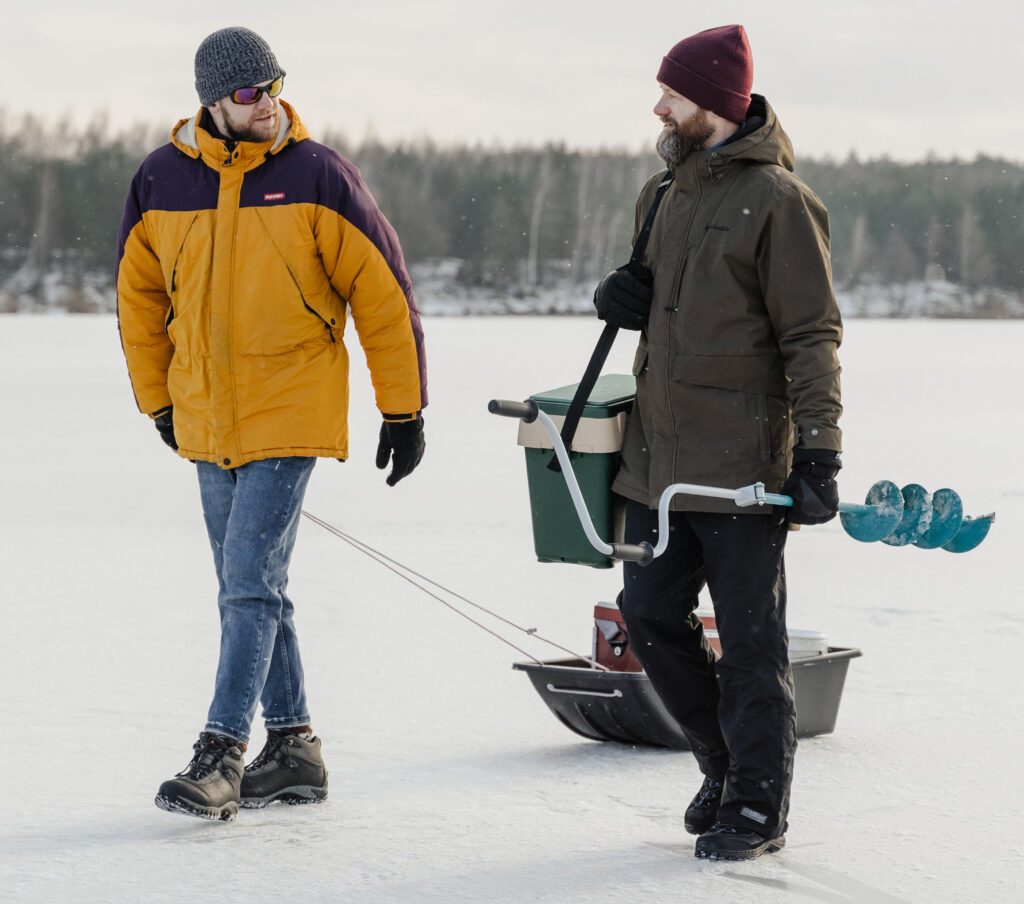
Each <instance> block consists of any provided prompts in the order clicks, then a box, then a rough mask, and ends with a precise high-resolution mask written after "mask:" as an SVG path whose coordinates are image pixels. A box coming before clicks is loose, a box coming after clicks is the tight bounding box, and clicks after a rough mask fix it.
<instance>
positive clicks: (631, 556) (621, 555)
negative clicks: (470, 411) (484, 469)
mask: <svg viewBox="0 0 1024 904" xmlns="http://www.w3.org/2000/svg"><path fill="white" fill-rule="evenodd" d="M487 410H488V411H489V412H491V414H498V415H501V416H502V417H516V418H519V419H520V420H522V421H523V422H524V423H527V424H531V423H533V422H534V421H536V420H540V423H541V426H542V427H543V428H544V430H545V431H546V432H547V434H548V437H549V438H550V439H551V446H552V448H553V449H554V452H555V456H556V457H557V458H558V463H559V464H560V465H561V466H562V475H563V476H564V477H565V485H566V488H567V489H568V490H569V496H570V498H571V499H572V503H573V506H574V507H575V508H576V515H577V516H578V517H579V519H580V527H582V528H583V533H584V534H586V537H587V540H589V541H590V545H591V546H593V547H594V549H596V550H597V551H598V552H599V553H601V554H602V555H605V556H608V557H609V558H611V559H618V560H619V561H620V562H637V563H638V564H640V565H650V564H651V562H653V561H654V547H653V546H651V544H650V543H646V542H645V543H639V544H634V543H605V541H604V540H602V539H601V537H600V536H599V535H598V533H597V531H596V530H595V529H594V521H593V519H592V518H591V517H590V512H589V511H588V510H587V503H586V501H585V500H584V498H583V493H582V491H581V490H580V485H579V482H578V481H577V480H576V472H575V471H573V469H572V464H571V463H570V461H569V455H568V453H567V452H566V451H565V444H564V443H563V442H562V437H561V435H560V434H559V432H558V428H557V427H556V426H555V424H554V421H552V420H551V418H550V417H548V416H547V414H545V413H544V412H543V411H541V410H540V408H539V407H538V405H537V403H536V402H535V401H533V399H527V400H526V401H525V402H510V401H508V400H507V399H491V401H490V402H488V403H487Z"/></svg>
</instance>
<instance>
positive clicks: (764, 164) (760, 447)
mask: <svg viewBox="0 0 1024 904" xmlns="http://www.w3.org/2000/svg"><path fill="white" fill-rule="evenodd" d="M752 116H757V117H760V118H762V119H763V124H762V125H760V127H758V128H755V129H753V130H752V131H749V132H747V133H746V134H743V135H742V137H739V138H737V139H736V140H734V141H731V142H727V143H726V144H724V145H721V146H719V147H716V148H711V149H707V150H702V151H698V152H695V153H692V154H690V155H689V156H688V157H687V158H686V159H685V160H683V161H682V163H680V164H679V166H678V167H676V169H675V173H674V177H675V178H674V181H673V182H672V184H671V185H670V186H669V188H668V190H667V192H666V194H665V196H664V197H663V199H662V203H661V205H660V207H659V209H658V211H657V214H656V216H655V220H654V225H653V229H652V232H651V236H650V240H649V243H648V246H647V250H646V255H645V258H644V263H645V264H646V265H647V266H648V267H649V268H650V270H651V272H652V273H653V274H654V297H653V301H652V304H651V311H650V318H649V320H648V323H647V327H646V329H644V330H643V332H642V333H641V336H640V343H639V347H638V349H637V353H636V358H635V361H634V366H633V373H634V375H635V376H636V381H637V394H636V402H635V405H634V408H633V412H632V416H631V417H630V420H629V424H628V426H627V429H626V435H625V438H624V443H623V455H622V465H621V468H620V470H619V473H618V475H617V477H616V480H615V483H614V489H615V491H616V492H618V493H620V494H622V495H624V496H626V497H628V498H630V499H633V500H636V501H638V502H643V503H647V504H648V505H649V506H650V507H651V508H656V507H657V504H658V499H659V497H660V495H661V493H662V491H663V490H664V489H665V488H666V487H667V486H669V485H670V484H672V483H679V482H682V483H696V484H705V485H712V486H723V487H730V488H735V487H740V486H746V485H749V484H752V483H755V482H757V481H761V482H763V483H764V484H765V488H766V490H767V491H768V492H779V491H780V489H781V487H782V483H783V481H784V480H785V478H786V476H787V474H788V472H789V462H790V458H791V453H792V449H793V446H794V445H800V446H803V447H806V448H811V449H832V450H836V451H839V450H840V448H841V434H840V430H839V426H838V420H839V415H840V412H841V411H842V406H841V405H840V393H839V362H838V359H837V354H836V352H837V349H838V347H839V343H840V341H841V339H842V324H841V320H840V315H839V308H838V305H837V304H836V300H835V295H834V294H833V291H832V276H831V265H830V261H829V228H828V213H827V211H826V210H825V207H824V206H823V205H822V203H821V201H820V200H818V198H817V197H816V196H815V195H814V193H813V192H812V191H811V190H810V189H809V188H808V187H807V186H806V185H804V183H803V182H801V181H800V179H799V178H797V177H796V176H795V175H794V173H793V168H794V158H793V148H792V145H791V144H790V141H789V138H788V137H787V136H786V134H785V132H783V130H782V127H781V126H780V125H779V122H778V120H777V118H776V116H775V113H774V111H773V110H772V109H771V107H770V106H769V105H768V104H767V102H766V101H765V100H764V98H763V97H760V96H759V95H754V96H753V101H752V104H751V108H750V112H749V113H748V122H749V120H750V118H751V117H752ZM663 176H664V173H661V174H658V175H656V176H654V177H652V178H651V179H650V181H649V182H648V183H647V185H646V186H645V187H644V189H643V191H642V192H641V194H640V198H639V199H638V201H637V208H636V216H637V224H638V227H639V224H640V223H642V222H643V220H644V218H645V217H646V215H647V211H648V210H649V208H650V206H651V204H652V202H653V199H654V195H655V193H656V191H657V187H658V184H659V183H660V182H661V181H662V178H663ZM672 509H673V510H677V511H706V512H715V511H717V512H731V513H758V512H761V513H764V512H766V511H768V509H767V508H766V507H765V508H762V507H756V506H755V507H752V508H746V509H741V508H737V507H736V506H735V504H734V503H733V502H731V501H729V500H718V499H708V498H703V497H696V496H683V495H680V496H676V497H675V498H674V500H673V503H672Z"/></svg>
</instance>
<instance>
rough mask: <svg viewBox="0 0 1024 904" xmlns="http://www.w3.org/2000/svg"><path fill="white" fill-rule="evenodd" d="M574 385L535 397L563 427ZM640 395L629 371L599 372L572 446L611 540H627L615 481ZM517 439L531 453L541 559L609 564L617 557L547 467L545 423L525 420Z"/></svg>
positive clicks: (594, 513)
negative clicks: (592, 536)
mask: <svg viewBox="0 0 1024 904" xmlns="http://www.w3.org/2000/svg"><path fill="white" fill-rule="evenodd" d="M577 385H578V384H576V383H573V384H572V385H571V386H560V387H558V389H551V390H548V391H547V392H540V393H537V394H536V395H532V396H530V398H531V399H532V400H533V401H534V402H536V403H537V407H538V408H540V410H541V411H543V412H544V413H545V414H547V415H548V416H549V417H550V418H551V419H552V420H553V421H554V422H555V424H556V426H557V427H558V428H559V429H561V427H562V422H563V421H564V419H565V415H566V413H567V412H568V411H569V405H570V403H571V402H572V399H573V396H574V395H575V393H576V387H577ZM635 395H636V380H635V379H634V378H633V377H632V376H628V375H622V374H606V375H605V376H603V377H599V378H598V380H597V383H596V384H595V385H594V389H593V391H592V392H591V393H590V398H589V399H588V400H587V404H586V406H585V407H584V409H583V415H582V417H581V418H580V422H579V427H578V428H577V430H576V435H575V436H574V437H573V441H572V449H571V450H569V459H570V461H571V462H572V468H573V471H574V472H575V474H576V480H577V482H578V483H579V486H580V491H581V492H582V494H583V499H584V501H585V502H586V504H587V510H588V511H589V512H590V518H591V520H592V522H593V524H594V529H595V530H596V531H597V533H598V535H599V536H600V537H601V539H602V540H604V541H605V542H607V543H621V542H622V528H623V521H624V507H623V500H622V498H621V497H619V496H616V495H615V494H614V493H612V490H611V486H612V481H613V480H614V479H615V475H616V473H617V472H618V469H619V456H620V453H621V450H622V437H623V435H624V434H625V431H626V419H627V418H628V416H629V412H630V410H631V409H632V407H633V397H634V396H635ZM518 442H519V445H520V446H523V447H524V449H525V452H526V478H527V483H528V486H529V490H530V509H531V512H532V515H533V544H534V550H535V551H536V553H537V558H538V559H539V560H540V561H541V562H569V563H571V564H575V565H590V566H591V567H593V568H611V566H612V565H613V564H614V560H612V559H610V558H609V557H608V556H606V555H603V554H602V553H599V552H598V551H597V550H596V549H594V547H593V546H592V545H591V544H590V541H589V540H588V539H587V536H586V534H585V533H584V532H583V528H582V527H581V525H580V520H579V516H578V515H577V513H576V508H575V506H574V505H573V502H572V497H571V496H570V495H569V490H568V488H567V487H566V485H565V478H564V477H563V476H562V473H561V472H560V471H552V470H550V469H549V468H548V465H549V464H550V463H551V460H552V459H553V458H554V457H555V453H554V449H553V448H552V445H551V439H550V437H549V436H548V435H547V432H546V431H545V430H544V428H543V426H542V425H541V424H540V423H538V422H536V421H535V422H534V423H532V424H524V423H522V422H520V424H519V440H518Z"/></svg>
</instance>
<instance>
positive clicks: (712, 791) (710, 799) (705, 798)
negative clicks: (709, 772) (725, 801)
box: [693, 778, 722, 807]
mask: <svg viewBox="0 0 1024 904" xmlns="http://www.w3.org/2000/svg"><path fill="white" fill-rule="evenodd" d="M721 796H722V779H720V778H705V779H704V784H703V785H701V786H700V791H698V792H697V798H696V800H694V802H693V804H694V806H697V807H704V806H707V805H708V804H710V803H714V802H716V801H717V800H718V799H719V798H720V797H721Z"/></svg>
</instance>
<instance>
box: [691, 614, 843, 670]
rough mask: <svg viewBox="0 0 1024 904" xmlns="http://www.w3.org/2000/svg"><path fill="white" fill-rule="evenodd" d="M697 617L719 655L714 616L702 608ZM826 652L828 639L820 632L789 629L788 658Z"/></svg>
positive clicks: (720, 651)
mask: <svg viewBox="0 0 1024 904" xmlns="http://www.w3.org/2000/svg"><path fill="white" fill-rule="evenodd" d="M697 615H698V616H699V618H700V620H701V624H702V625H703V626H704V635H705V636H706V637H707V639H708V643H710V644H711V646H712V648H713V649H714V651H715V652H716V653H718V654H719V655H721V653H722V647H721V644H720V643H719V641H718V629H717V628H716V627H715V614H714V612H712V611H711V610H709V609H704V608H703V607H702V608H700V609H698V610H697ZM827 652H828V637H826V636H825V635H824V634H822V633H821V632H820V631H801V630H799V629H796V628H791V629H789V658H790V659H809V658H810V657H812V656H821V655H822V654H823V653H827Z"/></svg>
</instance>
